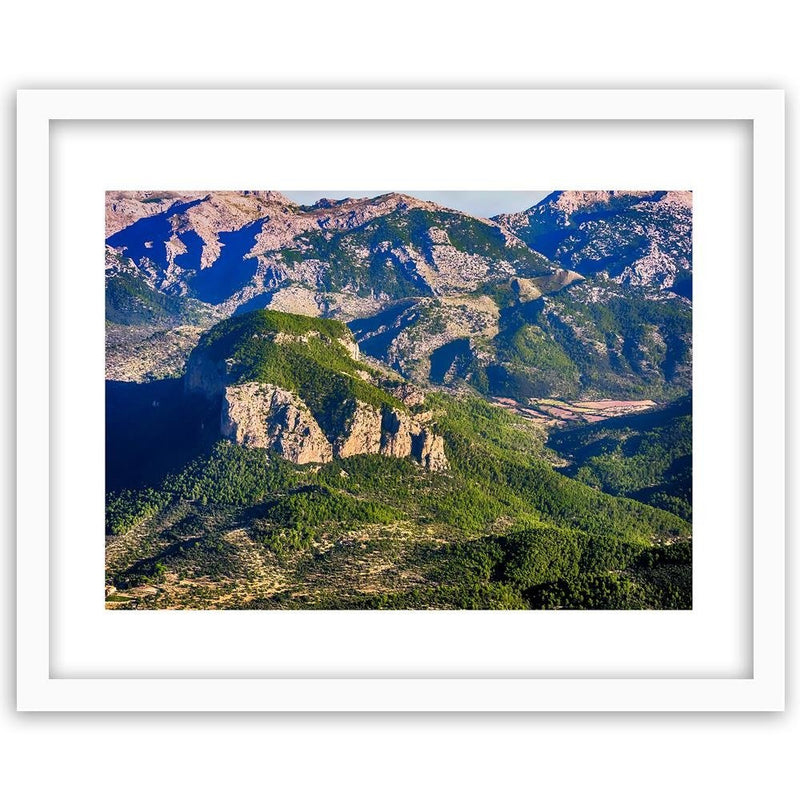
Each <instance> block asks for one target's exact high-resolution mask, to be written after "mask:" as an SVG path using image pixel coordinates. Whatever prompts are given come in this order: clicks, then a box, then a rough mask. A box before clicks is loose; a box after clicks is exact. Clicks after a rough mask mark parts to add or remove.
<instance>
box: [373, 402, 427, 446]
mask: <svg viewBox="0 0 800 800" xmlns="http://www.w3.org/2000/svg"><path fill="white" fill-rule="evenodd" d="M418 430H419V426H417V425H416V424H415V423H414V422H413V421H412V420H411V418H410V417H409V416H408V414H404V413H403V412H401V411H398V410H397V409H395V408H393V409H391V410H387V411H384V413H383V431H382V434H381V443H380V450H379V452H380V454H381V455H382V456H392V457H394V458H408V456H410V455H411V436H412V434H413V433H416V432H417V431H418Z"/></svg>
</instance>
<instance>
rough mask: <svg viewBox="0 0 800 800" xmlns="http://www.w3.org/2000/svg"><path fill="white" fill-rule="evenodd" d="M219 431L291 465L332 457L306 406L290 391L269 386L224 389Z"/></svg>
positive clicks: (321, 460) (323, 435) (320, 460)
mask: <svg viewBox="0 0 800 800" xmlns="http://www.w3.org/2000/svg"><path fill="white" fill-rule="evenodd" d="M220 430H221V433H222V435H223V436H224V437H226V438H227V439H231V440H232V441H234V442H236V444H240V445H243V446H245V447H261V448H264V449H266V450H274V451H275V452H276V453H278V454H279V455H281V456H283V458H285V459H286V460H287V461H291V462H293V463H294V464H311V463H320V462H322V463H325V462H327V461H330V460H331V459H332V458H333V448H332V447H331V443H330V442H329V441H328V440H327V438H326V437H325V434H324V433H323V432H322V428H320V426H319V423H318V422H317V421H316V420H315V419H314V416H313V415H312V413H311V412H310V411H309V409H308V406H306V404H305V403H304V402H303V401H302V400H301V399H300V398H299V397H297V395H295V394H293V393H292V392H288V391H286V390H285V389H281V388H280V387H279V386H273V385H272V384H269V383H243V384H239V385H235V386H228V387H226V389H225V394H224V396H223V399H222V419H221V426H220Z"/></svg>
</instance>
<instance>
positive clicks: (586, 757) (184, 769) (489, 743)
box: [0, 0, 800, 798]
mask: <svg viewBox="0 0 800 800" xmlns="http://www.w3.org/2000/svg"><path fill="white" fill-rule="evenodd" d="M113 8H114V9H116V8H117V7H113ZM290 8H291V6H290V4H288V3H287V4H283V5H282V8H272V7H270V6H269V5H268V4H262V3H258V4H252V6H249V5H248V4H242V3H239V4H227V5H225V6H219V5H216V6H214V7H213V8H211V9H209V13H207V14H206V13H204V12H203V10H202V9H201V7H200V6H199V4H197V5H194V6H192V7H191V10H190V11H189V10H187V7H185V6H182V5H181V6H179V5H175V6H172V5H169V4H164V3H155V2H147V1H146V0H143V1H142V2H137V3H136V4H133V5H131V4H127V5H125V6H122V7H120V8H119V10H112V7H111V6H109V5H108V4H100V3H97V4H92V3H85V2H83V3H82V2H75V3H71V4H60V5H55V4H54V5H53V7H52V9H51V8H49V7H48V6H47V5H46V4H41V3H39V4H36V3H31V4H28V5H27V6H26V8H25V10H24V11H23V10H22V6H21V5H20V4H14V6H13V7H12V8H11V11H10V13H8V12H7V17H6V19H7V22H8V24H7V26H6V38H7V41H6V43H5V44H4V47H3V52H2V56H0V58H2V59H3V76H4V82H3V100H4V110H5V112H6V114H5V124H4V127H3V133H4V148H3V155H4V158H3V161H2V163H3V169H4V181H3V184H4V187H5V191H4V194H3V197H2V201H3V212H4V213H3V214H2V225H3V228H2V230H1V231H0V241H2V242H3V246H4V247H5V248H6V258H5V259H4V261H5V264H6V268H5V271H4V277H5V278H6V280H7V281H8V283H7V288H6V291H5V292H4V293H3V294H4V297H6V298H7V300H8V302H9V307H8V310H7V314H6V315H4V317H3V319H4V323H5V324H6V327H5V329H4V333H5V336H4V340H5V341H6V342H7V343H8V346H7V348H6V349H5V353H4V354H5V355H6V357H7V359H8V361H9V363H11V361H12V356H11V343H12V342H13V310H12V308H11V305H10V301H11V299H12V295H13V288H12V287H13V278H12V275H11V265H12V264H13V261H14V255H13V242H14V237H13V185H12V184H13V151H12V147H13V125H14V121H13V103H14V98H13V90H14V89H15V88H17V87H69V86H83V87H93V86H105V87H114V86H129V87H136V86H142V87H161V86H194V87H215V88H222V87H228V86H248V87H256V86H258V87H263V86H297V87H300V86H321V87H324V86H352V87H358V86H373V87H379V86H384V85H389V86H435V85H438V86H462V87H493V86H517V87H563V88H572V87H585V88H591V87H620V88H622V87H634V86H635V87H642V88H647V87H651V86H658V87H670V88H673V87H675V88H680V87H701V88H707V87H729V88H740V87H745V88H746V87H753V88H761V87H771V88H786V89H788V90H789V96H788V103H789V106H788V112H789V113H788V119H789V137H788V140H789V145H790V147H791V146H792V144H793V136H792V133H793V131H792V124H793V122H794V118H795V117H794V113H793V108H792V104H793V102H794V100H795V96H796V93H797V92H798V90H800V76H798V74H797V71H796V68H793V66H790V65H793V64H794V61H795V60H796V54H795V52H794V41H793V39H794V37H793V26H792V25H790V24H789V20H788V19H787V18H786V17H785V14H786V12H785V5H784V4H783V3H779V2H763V3H760V4H759V5H758V7H757V11H756V13H755V14H753V13H750V14H747V15H741V16H737V15H732V14H730V13H726V14H724V15H723V12H722V10H721V8H719V7H716V8H715V7H713V6H711V4H708V5H707V6H706V5H700V4H698V3H696V2H681V1H680V0H679V1H677V2H672V3H670V4H663V5H660V6H658V7H656V10H655V11H645V9H646V8H647V7H646V6H643V5H642V4H641V3H638V2H630V3H623V2H607V3H602V4H597V3H577V2H573V3H570V4H560V3H551V4H549V5H547V6H544V5H540V4H536V5H534V4H515V3H504V2H496V3H493V4H491V6H482V7H480V11H479V13H477V14H475V15H474V16H472V15H471V14H470V12H469V11H467V6H466V4H453V3H442V4H441V6H440V7H437V6H434V5H433V4H432V3H430V2H419V3H416V2H406V3H403V4H402V6H400V5H398V4H392V5H387V6H386V10H385V11H383V12H380V11H378V4H375V3H343V2H342V3H319V4H315V3H311V2H306V3H303V4H302V6H298V8H301V9H302V11H298V12H297V13H296V14H295V15H292V12H291V11H290V10H289V9H290ZM525 9H528V10H527V11H526V10H525ZM756 14H757V16H756ZM332 155H333V154H332ZM788 164H789V169H790V204H789V213H790V219H789V226H788V227H789V229H790V230H791V229H792V228H793V227H795V224H796V223H797V219H796V213H795V210H794V208H793V206H792V204H791V194H792V190H793V189H796V159H794V158H792V157H790V158H789V161H788ZM790 257H791V250H790ZM790 287H791V290H792V291H794V289H795V287H796V281H793V280H792V279H791V269H790ZM794 300H795V302H797V300H798V298H797V297H795V298H794ZM790 324H791V322H790ZM794 332H795V331H794V330H792V334H793V335H794ZM3 401H4V405H5V406H6V407H7V409H8V411H7V415H6V418H7V419H8V425H7V427H6V428H5V429H4V437H7V441H8V446H4V451H7V452H8V458H7V459H6V460H5V462H4V464H3V467H4V469H5V470H7V471H8V477H7V479H6V480H5V481H4V482H3V487H4V490H5V491H7V494H6V495H4V497H3V502H2V507H3V508H4V509H8V510H9V515H8V525H9V528H11V527H12V526H13V519H12V517H11V513H12V510H13V502H12V499H11V498H12V496H13V493H12V492H11V491H9V489H10V484H11V480H12V478H11V476H12V475H13V466H12V465H13V453H12V452H11V451H12V447H11V445H13V434H12V433H11V431H12V428H11V419H10V415H11V413H13V407H12V401H11V385H10V383H9V390H8V392H7V393H6V394H5V395H4V396H3ZM790 430H791V434H792V436H793V437H794V435H795V434H794V430H795V429H794V427H792V428H791V429H790ZM4 445H5V439H4ZM795 488H797V487H795ZM793 494H794V493H793V492H792V491H791V487H790V491H789V496H790V497H791V496H792V495H793ZM9 533H10V530H9ZM11 541H12V540H11V537H10V535H9V536H7V537H6V539H5V542H6V547H5V550H4V554H5V555H6V556H7V558H6V570H5V572H4V575H3V577H4V578H5V581H4V589H5V590H6V591H5V595H4V599H5V601H6V602H5V609H6V611H5V613H4V614H3V619H2V622H3V626H4V629H3V634H4V635H3V643H4V645H5V647H6V653H7V657H6V658H5V659H4V661H3V669H4V676H3V677H4V681H3V687H4V690H5V691H4V693H3V701H4V702H3V711H2V725H1V726H0V732H2V734H3V735H4V737H6V738H7V739H8V741H7V742H4V743H3V746H2V753H3V757H4V761H5V764H6V766H5V768H4V772H3V778H4V784H5V786H4V788H8V789H9V790H10V792H11V794H12V796H18V797H38V796H45V795H48V794H51V793H52V794H55V793H56V792H59V793H67V792H69V790H70V789H72V791H74V792H77V793H79V794H80V796H82V797H88V798H93V797H108V796H116V797H128V796H134V795H141V794H142V793H146V794H148V795H150V796H152V797H162V796H163V797H167V796H177V795H180V796H185V795H186V796H194V797H213V796H216V797H219V796H238V795H241V794H244V793H245V792H246V793H248V794H250V793H251V792H253V793H263V794H266V795H269V796H278V797H280V796H287V795H291V796H300V797H303V796H314V795H317V794H322V793H324V794H325V795H328V796H330V795H333V796H348V797H408V796H418V797H426V796H434V795H439V796H467V797H468V796H487V795H491V796H502V795H511V794H512V793H513V794H515V795H516V794H522V793H524V794H540V793H541V794H549V793H553V794H555V793H556V792H557V793H558V794H559V796H562V797H583V796H587V795H589V796H593V797H612V796H613V797H629V796H630V797H633V796H642V794H646V795H647V796H648V797H653V798H660V797H665V798H666V797H670V798H672V797H675V796H678V795H682V796H684V797H696V796H697V797H700V796H704V795H711V796H725V797H754V796H760V797H783V796H790V794H791V790H790V788H789V787H790V786H791V785H792V784H794V786H795V789H796V768H795V767H794V761H795V755H796V745H795V743H794V741H795V740H796V739H797V737H798V734H800V724H799V723H798V716H797V713H796V709H795V707H794V703H793V693H792V685H793V683H792V681H793V679H794V678H796V676H797V669H796V659H795V658H794V656H795V652H796V650H795V648H794V646H793V637H792V636H791V634H792V633H794V632H796V612H797V602H796V594H795V593H794V592H793V591H792V589H791V580H790V581H789V593H790V609H789V612H790V616H789V619H790V638H789V679H790V687H789V694H788V708H789V710H788V711H787V712H786V713H785V714H783V715H774V714H764V715H639V716H636V715H617V716H614V715H598V716H591V715H574V714H573V715H564V716H559V715H539V716H524V717H502V716H489V717H486V716H482V717H479V716H472V717H467V718H465V717H463V716H449V717H425V718H422V717H414V716H403V717H388V716H387V717H379V718H367V717H349V718H348V717H327V718H326V717H321V716H308V715H306V716H304V717H287V716H282V717H279V718H269V717H266V716H260V715H259V716H252V717H241V716H233V715H230V716H228V715H221V716H219V715H218V716H211V715H209V716H200V717H197V716H191V715H184V716H178V717H175V716H159V717H155V716H145V715H129V716H124V715H118V716H102V715H84V716H81V715H62V716H58V715H39V716H34V715H28V716H20V715H17V714H16V713H15V712H14V711H13V704H14V701H13V649H12V642H13V606H14V601H13V550H12V544H11ZM795 550H796V548H795ZM795 550H793V549H792V548H791V547H790V567H791V569H792V573H794V572H795V571H796V552H795Z"/></svg>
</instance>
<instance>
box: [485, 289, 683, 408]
mask: <svg viewBox="0 0 800 800" xmlns="http://www.w3.org/2000/svg"><path fill="white" fill-rule="evenodd" d="M497 292H500V295H497ZM495 295H497V296H496V299H497V300H498V302H499V303H500V307H501V309H502V312H501V316H500V333H499V334H498V336H497V337H496V338H495V340H494V342H493V345H494V348H495V351H496V358H494V359H492V361H491V363H490V364H489V365H488V366H487V367H486V368H485V375H486V378H487V380H488V391H489V393H490V394H493V395H501V396H506V397H513V398H515V399H517V400H523V401H524V400H526V399H528V398H530V397H552V396H556V397H576V396H586V395H587V394H588V395H594V396H597V397H601V396H612V397H647V398H654V399H670V398H674V397H676V396H679V395H681V394H685V393H686V392H687V391H688V390H689V389H690V387H691V373H690V369H689V365H690V363H691V307H690V306H689V305H688V304H686V303H685V302H684V301H683V300H681V299H679V298H676V297H673V296H670V295H664V296H661V297H653V296H652V295H651V294H648V293H647V291H646V290H643V289H636V288H633V287H626V289H625V292H624V294H623V293H621V292H620V290H619V287H618V286H617V285H616V284H613V283H610V282H607V281H603V280H602V279H600V278H595V279H593V280H592V281H590V282H581V283H578V284H573V285H571V286H569V287H567V288H566V289H563V290H562V291H559V292H557V293H554V294H550V295H548V296H547V297H543V298H539V299H537V300H531V301H528V302H516V300H515V297H514V295H513V292H511V290H510V289H504V287H502V286H501V287H497V290H496V292H495ZM473 384H474V385H475V381H473ZM475 388H478V389H480V387H479V386H477V385H476V387H475Z"/></svg>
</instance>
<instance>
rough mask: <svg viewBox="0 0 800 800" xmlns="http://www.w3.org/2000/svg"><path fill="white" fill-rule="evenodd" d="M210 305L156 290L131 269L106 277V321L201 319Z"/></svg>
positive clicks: (136, 322)
mask: <svg viewBox="0 0 800 800" xmlns="http://www.w3.org/2000/svg"><path fill="white" fill-rule="evenodd" d="M207 317H208V311H207V307H204V306H203V305H202V304H201V303H199V302H197V301H196V300H192V299H190V298H186V297H178V296H172V295H167V294H164V293H163V292H157V291H156V290H155V289H151V288H150V287H149V286H148V285H147V283H146V282H145V280H144V279H143V278H141V277H139V276H138V275H135V274H133V273H131V272H117V273H115V274H113V275H110V276H108V277H107V278H106V321H107V322H112V323H115V324H117V325H166V324H178V323H193V322H200V321H202V320H203V319H205V318H207Z"/></svg>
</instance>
